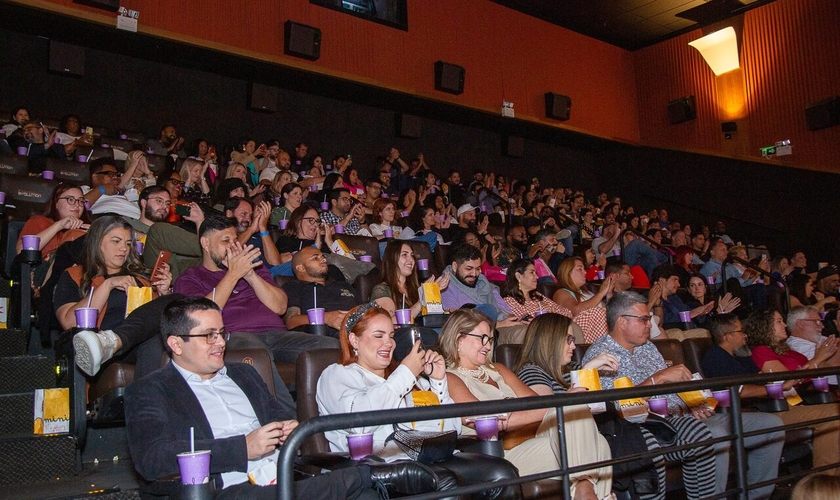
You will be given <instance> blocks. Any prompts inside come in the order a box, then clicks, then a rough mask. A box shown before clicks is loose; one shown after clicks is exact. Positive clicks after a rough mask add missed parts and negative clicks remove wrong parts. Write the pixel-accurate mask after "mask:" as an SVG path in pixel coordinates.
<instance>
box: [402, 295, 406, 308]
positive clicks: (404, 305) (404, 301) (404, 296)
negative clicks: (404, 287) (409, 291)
mask: <svg viewBox="0 0 840 500" xmlns="http://www.w3.org/2000/svg"><path fill="white" fill-rule="evenodd" d="M402 308H403V309H405V294H403V306H402Z"/></svg>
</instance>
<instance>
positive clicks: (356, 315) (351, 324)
mask: <svg viewBox="0 0 840 500" xmlns="http://www.w3.org/2000/svg"><path fill="white" fill-rule="evenodd" d="M373 308H379V304H377V303H376V302H374V301H370V302H367V303H364V304H362V305H360V306H359V307H358V308H357V309H356V310H355V311H353V313H352V314H348V315H347V318H346V319H345V320H344V328H345V329H346V330H347V331H348V332H350V331H352V330H353V328H355V327H356V323H358V322H359V320H360V319H362V316H364V315H365V313H366V312H368V311H370V310H371V309H373Z"/></svg>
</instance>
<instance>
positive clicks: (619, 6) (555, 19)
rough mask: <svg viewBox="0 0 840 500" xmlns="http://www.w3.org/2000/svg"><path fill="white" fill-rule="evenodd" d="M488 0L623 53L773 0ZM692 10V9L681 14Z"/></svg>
mask: <svg viewBox="0 0 840 500" xmlns="http://www.w3.org/2000/svg"><path fill="white" fill-rule="evenodd" d="M492 1H493V2H495V3H498V4H501V5H504V6H506V7H510V8H511V9H515V10H518V11H520V12H523V13H525V14H528V15H531V16H534V17H537V18H539V19H543V20H545V21H548V22H550V23H553V24H556V25H558V26H562V27H564V28H568V29H570V30H572V31H577V32H578V33H581V34H584V35H586V36H590V37H592V38H596V39H598V40H601V41H604V42H607V43H610V44H613V45H617V46H619V47H622V48H624V49H627V50H637V49H641V48H643V47H647V46H649V45H653V44H656V43H659V42H661V41H662V40H666V39H668V38H672V37H674V36H677V35H680V34H682V33H684V32H687V31H691V30H694V29H697V28H701V27H703V26H707V25H709V24H713V23H715V22H717V21H722V20H724V19H726V18H728V17H732V16H735V15H738V14H740V13H742V12H745V11H747V10H750V9H753V8H755V7H759V6H761V5H764V4H767V3H770V2H772V1H774V0H492ZM690 9H693V10H692V11H691V12H687V13H686V12H685V11H688V10H690ZM680 15H682V16H684V17H680ZM686 17H688V19H686Z"/></svg>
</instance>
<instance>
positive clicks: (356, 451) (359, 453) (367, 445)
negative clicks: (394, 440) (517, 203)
mask: <svg viewBox="0 0 840 500" xmlns="http://www.w3.org/2000/svg"><path fill="white" fill-rule="evenodd" d="M347 448H348V449H349V450H350V458H352V459H353V460H361V459H363V458H365V457H367V456H370V455H373V434H348V435H347Z"/></svg>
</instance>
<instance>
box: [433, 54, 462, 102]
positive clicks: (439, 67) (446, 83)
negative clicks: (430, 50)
mask: <svg viewBox="0 0 840 500" xmlns="http://www.w3.org/2000/svg"><path fill="white" fill-rule="evenodd" d="M435 90H440V91H441V92H449V93H450V94H455V95H458V94H461V93H463V92H464V68H463V67H461V66H458V65H457V64H450V63H448V62H443V61H438V62H436V63H435Z"/></svg>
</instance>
